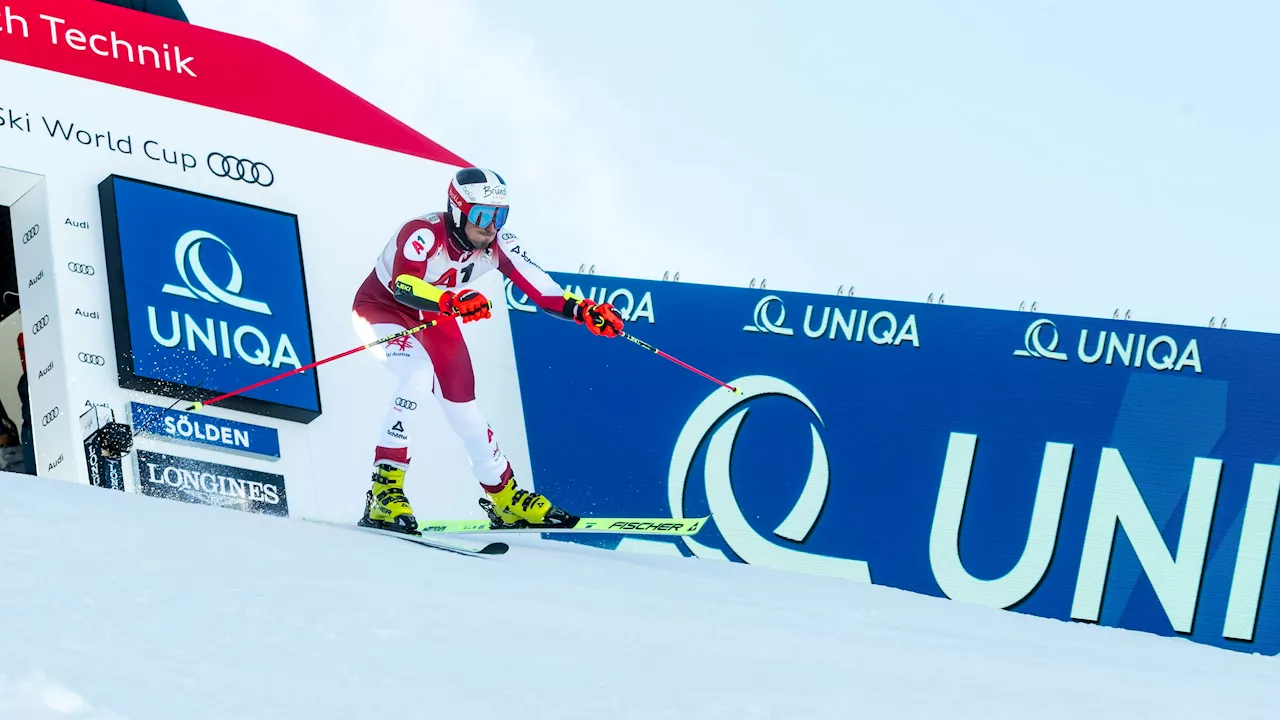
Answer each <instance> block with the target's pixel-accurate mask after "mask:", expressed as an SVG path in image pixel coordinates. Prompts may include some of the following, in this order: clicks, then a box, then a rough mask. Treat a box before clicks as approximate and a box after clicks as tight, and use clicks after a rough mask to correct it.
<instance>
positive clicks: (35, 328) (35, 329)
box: [31, 315, 49, 335]
mask: <svg viewBox="0 0 1280 720" xmlns="http://www.w3.org/2000/svg"><path fill="white" fill-rule="evenodd" d="M47 327H49V316H48V315H45V316H44V317H42V318H40V319H39V320H37V321H36V322H35V324H34V325H32V326H31V334H32V335H37V334H39V333H40V331H41V330H43V329H45V328H47Z"/></svg>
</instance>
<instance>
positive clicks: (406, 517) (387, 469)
mask: <svg viewBox="0 0 1280 720" xmlns="http://www.w3.org/2000/svg"><path fill="white" fill-rule="evenodd" d="M359 524H360V525H363V526H364V527H372V528H378V529H381V530H391V531H394V532H402V533H407V534H409V535H417V534H418V521H417V519H416V518H414V516H413V507H412V506H410V505H409V499H408V498H407V497H405V494H404V468H398V467H396V466H394V465H386V464H382V465H378V468H377V470H376V471H375V472H374V473H373V487H372V488H371V489H370V490H369V491H368V492H366V493H365V499H364V517H362V518H360V523H359Z"/></svg>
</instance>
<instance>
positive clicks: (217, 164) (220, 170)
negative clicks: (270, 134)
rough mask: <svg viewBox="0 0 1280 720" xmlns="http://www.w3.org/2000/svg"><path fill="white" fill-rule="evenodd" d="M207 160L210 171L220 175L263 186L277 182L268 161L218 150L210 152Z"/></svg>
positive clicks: (269, 185)
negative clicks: (223, 152) (226, 153)
mask: <svg viewBox="0 0 1280 720" xmlns="http://www.w3.org/2000/svg"><path fill="white" fill-rule="evenodd" d="M206 162H207V163H208V165H209V172H211V173H213V174H214V175H216V176H218V177H224V178H226V179H228V180H240V181H242V182H247V183H249V184H251V185H261V186H262V187H271V186H272V185H274V184H275V183H276V175H275V173H273V172H272V171H271V166H270V165H267V164H266V163H260V162H257V161H255V160H247V159H245V158H238V157H236V156H235V155H223V154H222V153H216V152H212V153H209V157H208V158H207V159H206Z"/></svg>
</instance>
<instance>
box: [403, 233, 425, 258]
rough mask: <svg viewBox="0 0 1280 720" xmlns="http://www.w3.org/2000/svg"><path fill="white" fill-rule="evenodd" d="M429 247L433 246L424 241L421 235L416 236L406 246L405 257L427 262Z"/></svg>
mask: <svg viewBox="0 0 1280 720" xmlns="http://www.w3.org/2000/svg"><path fill="white" fill-rule="evenodd" d="M429 247H431V246H430V245H428V244H427V243H426V242H424V241H423V239H422V236H421V235H414V236H413V239H411V240H410V241H409V242H407V243H405V244H404V256H405V257H406V258H408V259H410V260H417V261H422V260H426V259H427V248H429Z"/></svg>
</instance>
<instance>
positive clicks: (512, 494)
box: [480, 477, 579, 530]
mask: <svg viewBox="0 0 1280 720" xmlns="http://www.w3.org/2000/svg"><path fill="white" fill-rule="evenodd" d="M485 495H487V496H488V497H484V498H480V507H482V508H484V511H485V512H486V513H488V515H489V527H491V528H493V529H495V530H499V529H504V528H530V527H547V528H557V527H573V526H574V525H576V524H577V523H578V519H579V518H578V517H577V516H576V515H571V514H569V513H568V512H566V511H564V510H563V509H561V508H558V507H556V506H555V505H552V504H551V501H550V500H548V499H547V498H546V497H545V496H543V495H539V494H538V493H533V492H529V491H528V490H524V489H521V488H519V487H517V486H516V479H515V478H514V477H513V478H510V479H508V480H507V482H506V484H505V485H503V486H502V489H501V490H499V491H498V492H494V493H491V492H487V491H486V492H485Z"/></svg>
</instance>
